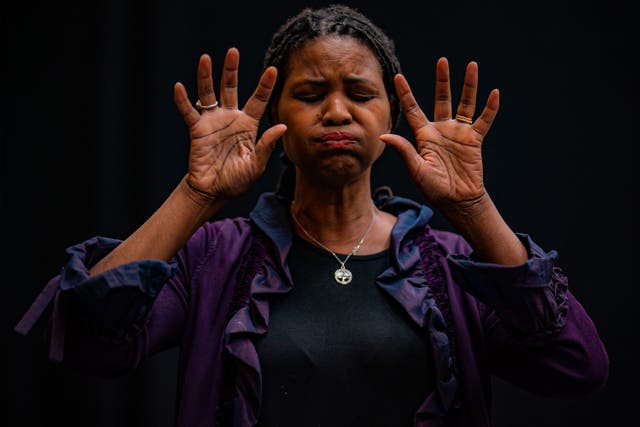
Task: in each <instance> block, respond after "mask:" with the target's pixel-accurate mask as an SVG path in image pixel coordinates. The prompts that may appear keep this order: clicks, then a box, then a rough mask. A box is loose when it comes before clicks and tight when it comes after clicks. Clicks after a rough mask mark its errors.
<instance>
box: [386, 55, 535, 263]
mask: <svg viewBox="0 0 640 427" xmlns="http://www.w3.org/2000/svg"><path fill="white" fill-rule="evenodd" d="M436 80H437V81H436V103H435V108H434V121H429V120H428V119H427V117H426V116H425V115H424V113H423V112H422V110H421V109H420V107H419V106H418V103H417V102H416V100H415V98H414V96H413V94H412V93H411V88H410V87H409V84H408V83H407V80H406V79H405V78H404V77H403V76H402V75H397V76H396V78H395V84H396V91H397V93H398V97H399V99H400V104H401V106H402V109H403V111H404V113H405V116H406V118H407V121H408V123H409V125H410V127H411V129H412V130H413V132H414V135H415V138H416V147H414V146H413V144H411V142H409V141H408V140H406V139H405V138H403V137H401V136H399V135H393V134H387V135H381V136H380V139H381V140H382V141H383V142H385V143H386V144H389V145H391V146H393V147H394V148H395V149H396V150H398V152H399V153H400V155H401V156H402V158H403V160H404V162H405V165H406V166H407V169H408V171H409V174H410V176H411V177H412V179H413V181H414V182H415V183H416V185H417V186H418V188H419V189H420V191H421V193H422V194H423V196H424V197H425V199H426V200H427V201H428V202H429V203H431V204H432V205H433V206H435V207H436V208H437V209H438V210H440V212H442V213H443V215H444V216H445V217H446V218H447V220H449V222H450V223H451V224H452V225H453V226H454V227H455V228H456V229H457V230H458V231H459V232H460V233H461V234H462V236H463V237H465V239H466V240H467V241H468V242H469V243H470V244H471V246H472V247H473V249H474V251H475V253H476V256H477V257H478V258H479V259H482V260H484V261H487V262H494V263H498V264H503V265H517V264H520V263H522V262H524V261H525V260H526V258H527V254H526V250H525V248H524V246H522V244H521V243H520V240H519V239H518V238H517V237H516V235H515V234H514V233H513V231H512V230H511V229H510V228H509V226H508V225H507V224H506V222H505V221H504V219H503V218H502V216H501V215H500V213H499V212H498V210H497V209H496V207H495V205H494V204H493V202H492V200H491V198H490V197H489V195H488V193H487V191H486V189H485V187H484V182H483V174H482V153H481V148H482V141H483V139H484V137H485V135H486V134H487V132H488V131H489V128H490V127H491V124H492V123H493V120H494V119H495V116H496V114H497V112H498V107H499V92H498V90H497V89H494V90H493V91H491V93H490V94H489V97H488V99H487V105H486V107H485V108H484V110H483V111H482V114H481V115H480V117H479V118H478V119H477V120H476V121H475V122H471V119H468V122H465V121H460V120H458V119H456V120H453V119H452V108H451V90H450V84H449V64H448V62H447V60H446V59H445V58H440V59H439V60H438V63H437V64H436ZM477 87H478V66H477V64H476V63H475V62H471V63H469V65H468V66H467V70H466V74H465V81H464V87H463V89H462V96H461V99H460V103H459V105H458V110H457V114H456V116H457V117H459V116H462V117H463V118H470V117H473V114H474V112H475V108H476V107H475V104H476V91H477Z"/></svg>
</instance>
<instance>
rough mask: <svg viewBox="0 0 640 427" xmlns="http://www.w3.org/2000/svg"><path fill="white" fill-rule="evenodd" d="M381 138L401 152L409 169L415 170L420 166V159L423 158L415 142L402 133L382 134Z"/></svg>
mask: <svg viewBox="0 0 640 427" xmlns="http://www.w3.org/2000/svg"><path fill="white" fill-rule="evenodd" d="M380 140H381V141H382V142H384V143H385V144H387V145H390V146H392V147H393V148H394V149H395V150H396V151H397V152H398V154H400V157H402V160H404V163H405V165H406V166H407V168H408V169H409V170H414V169H415V168H416V167H417V166H418V162H419V160H421V159H422V158H421V157H420V155H419V154H418V152H417V151H416V149H415V147H414V146H413V144H412V143H411V142H409V141H408V140H407V139H406V138H404V137H402V136H400V135H396V134H393V133H385V134H383V135H380Z"/></svg>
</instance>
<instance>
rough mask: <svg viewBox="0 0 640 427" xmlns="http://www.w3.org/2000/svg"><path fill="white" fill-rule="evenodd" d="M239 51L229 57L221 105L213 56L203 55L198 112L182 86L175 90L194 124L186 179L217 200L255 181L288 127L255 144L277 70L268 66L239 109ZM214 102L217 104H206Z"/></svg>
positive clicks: (277, 128)
mask: <svg viewBox="0 0 640 427" xmlns="http://www.w3.org/2000/svg"><path fill="white" fill-rule="evenodd" d="M238 59H239V56H238V52H237V50H235V49H230V50H229V52H228V53H227V56H226V57H225V64H224V71H223V74H222V84H221V87H222V88H223V90H221V93H220V101H219V106H217V105H218V103H217V102H216V96H215V93H214V90H213V83H212V77H211V60H210V59H209V57H208V56H206V55H203V56H202V57H201V59H200V64H199V66H198V97H199V100H200V101H201V103H202V105H204V106H205V108H203V111H202V114H199V113H198V112H197V111H196V110H195V109H194V108H193V106H192V105H191V102H190V101H189V100H188V98H187V95H186V91H185V89H184V87H183V86H182V85H181V84H177V85H176V88H175V102H176V105H177V106H178V109H179V110H180V112H181V113H182V115H183V117H184V120H185V123H186V124H187V126H188V127H189V136H190V138H191V148H190V151H189V173H188V175H187V182H188V183H189V185H190V186H191V187H193V188H195V189H196V190H198V191H199V192H201V193H204V194H207V195H209V196H211V197H214V198H230V197H234V196H238V195H240V194H242V193H244V192H245V191H247V189H248V188H249V186H250V185H251V184H252V183H253V182H255V181H256V180H257V179H258V178H259V177H260V175H261V174H262V172H263V171H264V168H265V166H266V163H267V160H268V158H269V155H270V154H271V151H272V150H273V147H274V145H275V141H277V139H278V138H279V137H280V136H282V134H283V133H284V131H285V130H286V127H285V126H284V125H276V126H274V127H272V128H270V129H268V130H267V131H265V132H264V134H263V135H262V138H261V139H260V141H258V142H256V137H257V133H258V125H259V123H260V117H261V116H262V114H263V113H264V110H265V107H266V104H267V101H268V99H269V96H270V95H271V90H272V89H273V85H274V83H275V79H276V70H275V69H274V68H273V67H271V68H270V69H267V70H266V71H265V72H264V74H263V75H262V77H261V79H260V83H259V84H258V87H257V88H256V90H255V92H254V93H253V95H252V96H251V98H250V99H249V100H248V101H247V102H246V104H245V106H244V108H243V109H242V110H239V109H238V100H237V74H238ZM210 105H216V106H215V107H211V108H206V107H207V106H210Z"/></svg>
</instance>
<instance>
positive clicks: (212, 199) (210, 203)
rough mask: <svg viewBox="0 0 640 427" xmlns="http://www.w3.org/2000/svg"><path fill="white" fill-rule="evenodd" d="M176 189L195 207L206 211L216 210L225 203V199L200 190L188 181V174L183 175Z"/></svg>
mask: <svg viewBox="0 0 640 427" xmlns="http://www.w3.org/2000/svg"><path fill="white" fill-rule="evenodd" d="M178 189H179V190H180V192H181V193H183V194H184V195H185V196H186V197H187V198H188V199H189V200H190V201H191V202H192V203H193V204H194V205H195V206H196V207H197V208H199V209H201V210H203V211H205V212H208V211H212V212H216V211H217V210H219V209H220V208H221V207H222V206H223V205H224V204H225V203H226V199H224V198H222V197H219V196H216V195H214V194H210V193H207V192H205V191H202V190H200V189H198V188H196V187H195V186H193V185H192V184H191V182H189V175H185V176H184V178H182V180H181V181H180V184H179V185H178Z"/></svg>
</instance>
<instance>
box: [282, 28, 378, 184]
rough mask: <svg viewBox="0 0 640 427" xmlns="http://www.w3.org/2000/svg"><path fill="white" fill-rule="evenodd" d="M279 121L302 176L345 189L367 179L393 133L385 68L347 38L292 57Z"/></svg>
mask: <svg viewBox="0 0 640 427" xmlns="http://www.w3.org/2000/svg"><path fill="white" fill-rule="evenodd" d="M286 73H287V74H286V79H285V81H284V84H283V88H282V92H281V96H280V100H279V102H278V104H277V106H276V111H275V112H276V116H277V117H276V118H277V120H278V121H279V122H280V123H284V124H286V125H287V132H286V133H285V135H284V136H283V138H282V140H283V144H284V150H285V152H286V153H287V156H288V157H289V158H290V159H291V160H292V161H293V163H294V164H295V165H296V167H297V171H298V173H301V174H303V175H304V176H306V177H308V178H312V179H321V180H322V181H323V182H326V183H335V184H344V183H347V182H349V181H352V180H355V179H357V178H358V177H362V176H363V174H365V173H368V172H369V170H370V168H371V165H372V164H373V162H374V161H375V160H376V159H377V158H378V157H379V156H380V154H382V151H383V150H384V143H382V142H381V141H380V139H379V136H380V135H382V134H383V133H387V132H389V131H390V130H391V111H390V105H389V100H388V98H387V93H386V91H385V87H384V82H383V79H382V68H381V66H380V63H379V62H378V60H377V59H376V56H375V55H374V54H373V52H372V51H371V50H370V49H369V48H368V47H367V46H366V45H364V44H363V43H361V42H360V41H358V40H357V39H355V38H353V37H349V36H327V37H322V38H319V39H316V40H312V41H310V42H307V43H306V44H304V45H303V46H302V47H301V48H299V49H297V50H296V51H295V52H293V53H292V54H291V55H290V59H289V63H288V65H287V70H286Z"/></svg>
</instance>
